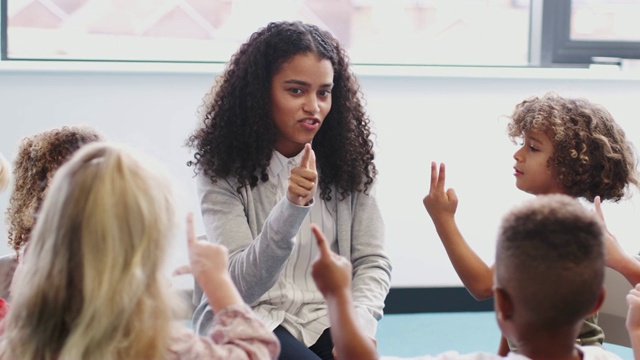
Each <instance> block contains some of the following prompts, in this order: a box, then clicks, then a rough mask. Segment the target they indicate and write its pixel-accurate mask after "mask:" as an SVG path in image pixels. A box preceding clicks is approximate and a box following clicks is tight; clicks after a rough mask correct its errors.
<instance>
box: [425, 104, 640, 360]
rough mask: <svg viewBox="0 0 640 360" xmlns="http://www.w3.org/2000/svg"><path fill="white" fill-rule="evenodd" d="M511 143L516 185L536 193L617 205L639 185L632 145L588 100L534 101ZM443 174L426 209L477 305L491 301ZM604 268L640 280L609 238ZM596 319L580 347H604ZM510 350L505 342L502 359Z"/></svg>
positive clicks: (488, 282) (434, 181)
mask: <svg viewBox="0 0 640 360" xmlns="http://www.w3.org/2000/svg"><path fill="white" fill-rule="evenodd" d="M508 135H509V137H510V138H511V140H512V141H514V142H515V140H516V139H517V140H521V147H520V148H519V149H518V150H517V151H516V152H515V154H514V155H513V158H514V160H515V164H514V167H513V169H514V176H515V185H516V187H517V188H518V189H520V190H522V191H524V192H527V193H530V194H533V195H544V194H565V195H569V196H571V197H574V198H584V199H586V200H587V201H590V202H594V201H595V205H596V210H597V212H598V215H599V216H600V217H601V218H603V216H602V212H601V210H600V199H603V200H611V201H614V202H616V201H619V200H620V199H622V198H623V196H624V195H625V194H626V190H627V188H628V187H629V186H636V187H637V186H638V185H639V184H640V182H639V179H638V173H637V171H636V163H637V160H636V158H635V155H634V151H633V148H632V145H631V143H630V142H629V141H628V140H627V138H626V136H625V133H624V131H623V130H622V128H620V126H619V125H618V124H617V123H616V122H615V120H614V119H613V116H611V114H610V113H609V112H608V111H607V110H606V109H605V108H603V107H602V106H600V105H597V104H594V103H592V102H590V101H588V100H585V99H570V98H564V97H561V96H559V95H557V94H555V93H547V94H545V95H544V96H541V97H531V98H528V99H526V100H524V101H522V102H521V103H520V104H518V105H517V106H516V107H515V109H514V111H513V113H512V115H511V121H510V123H509V124H508ZM445 180H446V168H445V165H444V164H440V166H439V167H438V166H437V165H436V163H435V162H432V163H431V184H430V187H429V193H428V194H427V195H426V196H425V197H424V199H423V204H424V206H425V208H426V210H427V212H428V213H429V215H430V217H431V220H432V221H433V224H434V226H435V228H436V231H437V233H438V236H439V237H440V240H441V241H442V244H443V245H444V247H445V250H446V252H447V255H448V256H449V259H450V260H451V263H452V265H453V267H454V269H455V270H456V272H457V274H458V276H459V277H460V279H461V280H462V283H463V284H464V285H465V287H466V288H467V289H468V290H469V292H470V293H471V295H473V296H474V297H475V298H476V299H485V298H488V297H491V296H492V294H493V293H492V287H493V285H494V284H493V278H494V277H493V272H494V269H493V266H489V265H487V264H486V263H485V262H484V261H483V260H482V259H481V258H480V257H479V256H478V255H477V254H476V253H475V251H473V249H472V248H471V246H470V245H469V243H467V241H466V240H465V238H464V237H463V236H462V233H461V232H460V230H459V229H458V226H457V224H456V221H455V212H456V209H457V205H458V198H457V196H456V193H455V191H454V190H453V189H447V190H445ZM606 240H607V250H608V253H607V266H609V267H611V268H613V269H614V270H617V271H620V272H621V273H622V274H623V275H624V276H625V277H626V278H627V279H628V280H629V281H630V282H631V283H632V284H634V285H635V283H636V282H637V281H640V264H639V263H638V262H637V261H636V260H635V259H633V258H632V257H630V256H624V254H623V252H622V250H621V248H620V246H619V245H618V244H617V242H616V241H615V238H614V237H613V236H612V235H610V234H608V236H607V237H606ZM596 324H597V315H596V316H592V317H590V318H588V319H587V321H586V322H585V324H584V326H583V328H582V330H581V332H580V334H579V336H578V343H580V344H583V345H589V344H602V343H603V341H604V334H603V332H602V329H601V328H600V327H598V326H597V325H596ZM507 351H508V349H506V347H505V346H504V343H503V344H501V349H500V353H502V354H504V353H506V352H507Z"/></svg>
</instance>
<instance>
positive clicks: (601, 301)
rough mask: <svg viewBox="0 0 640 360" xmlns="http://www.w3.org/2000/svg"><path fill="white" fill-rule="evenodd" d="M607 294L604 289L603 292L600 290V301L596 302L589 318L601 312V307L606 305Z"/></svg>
mask: <svg viewBox="0 0 640 360" xmlns="http://www.w3.org/2000/svg"><path fill="white" fill-rule="evenodd" d="M605 292H606V291H605V289H604V287H603V288H602V290H600V294H598V301H596V304H595V305H594V306H593V309H591V312H590V313H589V316H591V315H593V314H595V313H597V312H598V311H599V310H600V307H601V306H602V304H603V303H604V297H605Z"/></svg>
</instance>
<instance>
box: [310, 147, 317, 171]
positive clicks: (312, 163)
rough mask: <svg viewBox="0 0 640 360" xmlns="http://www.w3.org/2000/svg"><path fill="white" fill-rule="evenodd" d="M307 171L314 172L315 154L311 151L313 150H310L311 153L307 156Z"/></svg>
mask: <svg viewBox="0 0 640 360" xmlns="http://www.w3.org/2000/svg"><path fill="white" fill-rule="evenodd" d="M309 148H310V149H311V145H309ZM308 169H310V170H313V171H316V152H315V151H313V149H312V150H311V153H310V154H309V167H308Z"/></svg>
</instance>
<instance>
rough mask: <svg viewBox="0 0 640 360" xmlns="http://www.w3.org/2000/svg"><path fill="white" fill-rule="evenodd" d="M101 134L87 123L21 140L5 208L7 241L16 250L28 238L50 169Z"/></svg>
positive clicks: (51, 173)
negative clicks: (10, 190)
mask: <svg viewBox="0 0 640 360" xmlns="http://www.w3.org/2000/svg"><path fill="white" fill-rule="evenodd" d="M101 140H103V137H102V135H101V134H99V133H98V132H96V131H95V130H94V129H92V128H90V127H84V126H82V127H80V126H78V127H75V126H73V127H66V126H65V127H61V128H57V129H52V130H49V131H45V132H41V133H38V134H35V135H32V136H29V137H26V138H24V139H22V140H21V142H20V145H19V148H18V154H17V155H16V157H15V159H14V162H13V178H14V179H15V186H14V188H13V191H12V193H11V198H10V199H9V208H8V209H7V211H6V219H5V220H6V223H7V225H9V239H8V243H9V246H11V247H12V248H13V249H14V250H15V251H16V253H19V251H20V249H21V248H22V247H23V246H24V245H25V244H26V243H27V242H28V241H29V236H30V233H31V229H32V228H33V226H34V225H35V221H36V216H37V213H38V210H39V209H40V205H41V204H42V200H43V199H44V196H45V193H46V189H47V187H48V186H49V182H50V180H51V178H52V177H53V175H54V173H55V172H56V170H58V168H59V167H60V166H62V164H64V163H65V162H66V161H67V160H68V159H69V158H70V157H71V155H72V154H73V153H74V152H75V151H76V150H78V149H79V148H80V147H81V146H82V145H85V144H87V143H90V142H94V141H101Z"/></svg>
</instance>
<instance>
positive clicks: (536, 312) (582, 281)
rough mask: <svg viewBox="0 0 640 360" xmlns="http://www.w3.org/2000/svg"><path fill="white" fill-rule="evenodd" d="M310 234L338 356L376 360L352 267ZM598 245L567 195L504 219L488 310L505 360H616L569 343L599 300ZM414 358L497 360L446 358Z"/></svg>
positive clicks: (584, 212)
mask: <svg viewBox="0 0 640 360" xmlns="http://www.w3.org/2000/svg"><path fill="white" fill-rule="evenodd" d="M313 231H314V234H315V235H316V237H317V243H318V247H319V248H320V249H321V251H320V252H321V256H320V259H319V260H317V261H316V262H315V263H314V264H313V270H312V274H313V278H314V280H315V281H316V284H317V286H318V289H320V291H321V292H322V294H323V295H324V296H325V297H326V299H327V303H328V304H329V313H330V316H331V330H332V331H331V333H332V337H333V341H334V343H335V346H336V349H337V353H338V357H339V358H340V359H349V360H365V359H366V360H372V359H377V358H378V355H377V354H376V351H375V348H374V347H373V346H371V344H370V343H369V342H368V341H367V340H366V337H364V336H363V335H364V334H363V332H362V329H361V328H360V327H359V326H358V324H357V322H356V319H355V317H354V316H353V304H352V300H351V298H350V291H349V289H350V285H351V284H350V273H351V266H350V264H349V262H348V261H346V260H345V259H343V258H340V257H339V256H337V255H336V254H334V253H332V252H331V250H330V249H329V247H328V246H327V243H326V240H325V239H324V236H323V234H322V232H321V231H320V230H319V229H318V228H317V227H314V228H313ZM603 238H604V229H603V227H602V223H601V221H600V219H599V218H598V217H597V215H596V214H594V213H593V212H592V211H589V210H588V209H585V208H584V207H583V206H582V205H580V203H579V202H578V201H577V200H575V199H572V198H571V197H569V196H566V195H560V194H552V195H541V196H538V197H537V198H535V199H532V200H529V201H527V202H525V203H524V204H523V205H521V206H519V207H516V208H514V209H513V210H512V211H510V212H509V213H508V214H507V215H506V216H505V217H504V219H503V221H502V225H501V228H500V231H499V234H498V241H497V246H496V263H495V284H494V289H493V291H494V306H495V312H496V319H497V322H498V326H499V327H500V330H501V331H502V333H503V334H504V336H505V337H506V338H507V339H509V340H510V341H511V342H512V343H514V344H515V345H516V346H517V349H518V350H517V351H514V352H511V353H510V354H509V355H508V356H507V357H505V358H507V359H512V360H525V359H533V360H549V359H554V360H563V359H581V360H595V359H619V357H618V356H617V355H615V354H613V353H609V352H607V351H605V350H604V349H603V348H602V347H599V346H581V345H578V344H576V343H575V339H576V337H577V336H578V332H579V330H580V327H581V326H582V323H583V322H584V319H585V317H587V316H589V315H590V314H593V313H595V312H596V311H598V308H599V307H600V305H601V304H602V302H603V300H604V287H603V285H604V245H603ZM427 335H428V334H425V336H427ZM413 359H415V360H418V359H420V360H428V359H441V360H444V359H461V360H462V359H466V360H472V359H478V360H479V359H484V360H489V359H503V357H501V356H500V355H494V354H487V353H472V354H467V355H460V354H458V353H457V352H454V351H451V352H447V353H443V354H440V355H438V356H436V357H430V356H424V357H420V358H413ZM389 360H391V358H389Z"/></svg>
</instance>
